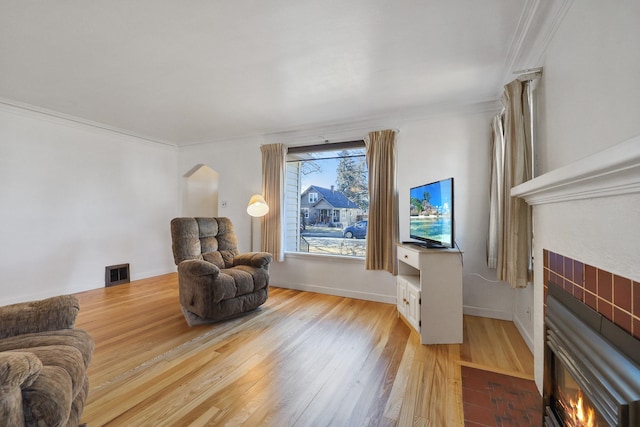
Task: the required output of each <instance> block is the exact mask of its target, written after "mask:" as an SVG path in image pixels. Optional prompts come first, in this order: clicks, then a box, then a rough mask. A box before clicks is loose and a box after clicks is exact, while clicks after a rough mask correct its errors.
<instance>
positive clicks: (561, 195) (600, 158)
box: [511, 135, 640, 205]
mask: <svg viewBox="0 0 640 427" xmlns="http://www.w3.org/2000/svg"><path fill="white" fill-rule="evenodd" d="M638 192H640V135H639V136H637V137H635V138H632V139H629V140H627V141H625V142H622V143H620V144H617V145H614V146H612V147H610V148H607V149H606V150H603V151H601V152H599V153H596V154H593V155H591V156H588V157H585V158H584V159H581V160H578V161H577V162H574V163H571V164H569V165H567V166H563V167H561V168H558V169H556V170H553V171H551V172H549V173H546V174H544V175H541V176H539V177H537V178H534V179H532V180H530V181H527V182H525V183H523V184H520V185H518V186H516V187H513V188H512V189H511V196H516V197H522V198H523V199H525V201H526V202H527V203H528V204H529V205H539V204H545V203H556V202H564V201H570V200H579V199H590V198H595V197H606V196H614V195H622V194H630V193H638Z"/></svg>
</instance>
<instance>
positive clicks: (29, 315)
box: [0, 295, 80, 338]
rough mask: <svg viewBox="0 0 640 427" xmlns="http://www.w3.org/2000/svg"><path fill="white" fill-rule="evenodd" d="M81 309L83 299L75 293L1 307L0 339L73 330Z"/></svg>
mask: <svg viewBox="0 0 640 427" xmlns="http://www.w3.org/2000/svg"><path fill="white" fill-rule="evenodd" d="M79 311H80V302H79V301H78V299H77V298H76V297H75V296H73V295H60V296H56V297H52V298H47V299H43V300H39V301H29V302H21V303H17V304H11V305H6V306H4V307H0V325H1V326H0V338H7V337H12V336H16V335H23V334H30V333H33V332H44V331H55V330H59V329H71V328H73V326H74V325H75V323H76V316H77V315H78V312H79Z"/></svg>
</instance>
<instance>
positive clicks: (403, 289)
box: [396, 276, 407, 317]
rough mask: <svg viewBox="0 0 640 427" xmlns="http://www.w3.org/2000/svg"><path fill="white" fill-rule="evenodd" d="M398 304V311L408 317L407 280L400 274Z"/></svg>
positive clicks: (398, 279) (397, 286) (397, 291)
mask: <svg viewBox="0 0 640 427" xmlns="http://www.w3.org/2000/svg"><path fill="white" fill-rule="evenodd" d="M396 306H397V307H398V312H399V313H400V314H402V315H403V316H404V317H407V310H406V307H407V282H406V281H405V280H404V279H403V278H402V277H399V276H398V277H397V278H396Z"/></svg>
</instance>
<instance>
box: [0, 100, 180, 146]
mask: <svg viewBox="0 0 640 427" xmlns="http://www.w3.org/2000/svg"><path fill="white" fill-rule="evenodd" d="M0 109H1V110H4V111H7V112H9V113H14V114H19V115H22V116H27V117H31V118H34V119H38V120H47V121H50V122H54V123H57V124H62V125H65V126H69V127H73V128H76V129H83V130H87V129H89V130H92V131H98V132H101V133H104V134H110V135H114V134H115V135H117V136H125V137H127V138H133V139H134V140H136V141H137V142H140V143H147V144H148V143H151V144H157V145H162V146H164V147H170V148H173V149H176V148H177V145H176V144H174V143H171V142H168V141H163V140H160V139H156V138H152V137H149V136H145V135H140V134H137V133H134V132H129V131H127V130H124V129H120V128H116V127H113V126H109V125H105V124H103V123H98V122H93V121H91V120H87V119H83V118H81V117H76V116H72V115H70V114H64V113H60V112H58V111H53V110H48V109H46V108H42V107H38V106H35V105H31V104H27V103H24V102H19V101H14V100H12V99H7V98H2V97H0Z"/></svg>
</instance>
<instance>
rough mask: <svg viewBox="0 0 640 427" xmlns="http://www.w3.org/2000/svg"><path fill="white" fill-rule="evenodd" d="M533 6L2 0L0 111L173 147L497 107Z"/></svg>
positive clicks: (494, 2)
mask: <svg viewBox="0 0 640 427" xmlns="http://www.w3.org/2000/svg"><path fill="white" fill-rule="evenodd" d="M538 3H540V2H539V1H538V0H484V1H477V0H455V1H453V0H452V1H442V0H422V1H418V0H414V1H411V0H396V1H388V0H349V1H344V0H340V1H335V0H300V1H293V0H235V1H222V0H192V1H188V2H186V1H184V0H182V1H181V0H164V1H157V0H136V1H130V0H110V1H95V0H94V1H88V0H64V1H40V0H20V1H15V0H0V102H1V103H4V104H9V105H17V106H20V107H25V108H29V109H34V110H38V111H44V112H47V113H49V114H54V115H60V116H62V117H67V118H69V117H70V118H72V119H73V120H77V121H81V122H89V123H93V124H98V125H99V126H102V127H105V128H108V129H112V130H117V131H120V132H124V133H127V134H131V135H136V136H141V137H143V138H146V139H149V140H152V141H156V142H161V143H168V144H171V145H176V146H181V145H189V144H195V143H201V142H209V141H222V140H230V139H234V138H239V137H247V136H254V135H268V134H273V133H280V132H287V131H295V130H300V129H305V128H312V127H314V126H322V125H327V124H332V123H348V122H350V121H359V120H367V119H371V118H375V117H382V116H385V115H389V114H396V115H397V114H403V113H406V112H411V111H418V110H420V111H422V110H427V109H434V108H435V109H437V108H451V107H456V106H461V105H470V104H476V103H483V102H487V101H495V100H496V99H497V98H498V95H499V93H500V91H501V87H502V85H503V84H504V83H505V82H506V81H508V80H510V79H511V78H513V73H512V71H514V69H515V68H517V67H518V66H520V65H522V63H523V62H526V58H524V57H523V56H522V54H521V52H520V51H521V50H522V49H523V47H524V46H525V44H527V40H535V39H537V38H538V37H539V34H538V32H539V31H538V29H537V27H536V25H535V22H537V21H536V19H537V18H536V17H537V15H540V14H541V13H542V11H541V8H540V7H538ZM544 3H545V0H542V4H544ZM532 43H533V42H528V45H532ZM524 65H525V66H533V65H536V64H524ZM507 79H508V80H507Z"/></svg>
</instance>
